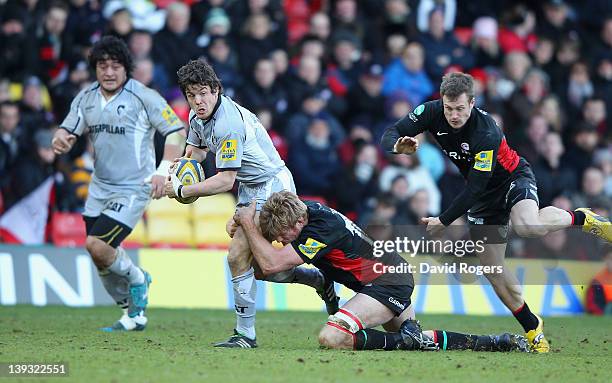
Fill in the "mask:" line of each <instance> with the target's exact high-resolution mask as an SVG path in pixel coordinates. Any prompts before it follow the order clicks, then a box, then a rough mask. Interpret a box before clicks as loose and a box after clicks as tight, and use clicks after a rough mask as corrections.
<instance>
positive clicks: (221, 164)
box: [215, 121, 246, 170]
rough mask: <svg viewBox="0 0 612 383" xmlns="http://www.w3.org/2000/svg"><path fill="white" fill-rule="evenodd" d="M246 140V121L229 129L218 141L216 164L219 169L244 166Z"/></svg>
mask: <svg viewBox="0 0 612 383" xmlns="http://www.w3.org/2000/svg"><path fill="white" fill-rule="evenodd" d="M245 141H246V131H245V128H244V122H242V121H240V123H239V124H237V125H236V126H232V127H231V128H230V129H227V131H226V134H225V135H223V136H222V138H221V139H220V140H219V141H218V142H219V143H218V144H217V150H216V158H215V165H216V166H217V169H220V170H222V169H238V168H240V167H241V166H242V154H243V152H244V144H245Z"/></svg>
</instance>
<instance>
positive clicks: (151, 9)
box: [0, 0, 612, 251]
mask: <svg viewBox="0 0 612 383" xmlns="http://www.w3.org/2000/svg"><path fill="white" fill-rule="evenodd" d="M107 34H111V35H115V36H118V37H119V38H121V39H124V40H125V42H126V43H127V45H128V47H129V48H130V50H131V52H132V54H133V56H134V58H135V63H136V65H135V70H134V72H133V73H132V77H133V78H135V79H136V80H138V81H141V82H142V83H144V84H145V85H147V86H150V87H152V88H154V89H156V90H158V91H159V92H160V93H161V94H162V95H163V96H164V97H165V98H166V99H167V100H168V102H169V103H170V105H171V106H172V107H173V108H174V109H175V111H176V112H177V114H178V115H179V116H180V117H181V118H182V119H183V120H186V119H187V116H188V111H189V109H188V105H187V104H186V102H185V100H184V98H183V96H182V94H181V93H180V91H179V90H178V88H177V83H176V71H177V69H178V68H179V67H180V66H181V65H183V64H185V63H186V62H187V61H188V60H190V59H194V58H198V57H199V58H204V59H206V60H208V61H209V62H210V63H212V65H213V67H214V68H215V70H216V72H217V74H218V75H219V77H220V78H221V81H222V84H223V87H224V90H223V92H224V93H225V94H226V95H228V96H230V97H232V98H234V99H235V100H237V101H238V102H239V103H241V104H242V105H244V106H245V107H247V108H249V109H251V110H252V111H254V112H255V113H256V114H257V115H258V116H259V118H260V120H261V122H262V123H263V125H264V126H265V128H266V129H267V130H268V132H269V133H270V136H271V137H272V139H273V142H274V144H275V146H276V147H277V149H278V151H279V152H280V154H281V156H282V157H283V159H284V160H285V161H286V163H287V164H288V166H289V168H290V169H291V171H292V172H293V175H294V178H295V181H296V186H297V190H298V192H299V194H301V195H303V196H310V197H316V198H320V199H323V200H325V201H327V202H328V203H329V204H330V205H332V206H335V207H336V208H337V209H338V210H340V211H341V212H343V213H345V214H346V215H347V216H349V217H350V218H353V219H355V220H357V222H358V223H359V224H361V225H368V224H373V223H374V224H377V225H385V224H393V225H409V224H418V222H419V218H420V217H422V216H436V215H438V214H439V213H440V212H441V211H443V210H444V209H445V208H446V207H447V206H449V204H450V202H451V201H452V200H453V198H454V197H455V196H456V195H458V194H459V191H460V190H462V188H463V185H464V180H463V178H462V176H461V175H460V174H459V172H458V170H457V169H456V168H455V167H454V166H453V165H452V164H451V163H450V161H448V160H447V159H446V158H445V156H444V155H443V153H442V152H441V151H440V150H439V149H438V147H437V145H436V144H435V142H434V140H433V139H432V138H431V137H428V136H427V135H424V134H423V135H420V136H419V137H418V138H419V140H420V143H421V144H420V147H419V150H418V152H417V155H416V156H410V157H409V156H393V157H389V156H385V155H384V154H383V153H382V151H381V150H380V145H379V140H380V137H381V135H382V132H383V131H384V129H385V128H386V127H387V126H389V125H390V124H392V123H393V122H395V121H396V120H398V119H400V118H402V117H403V116H405V115H406V114H407V113H408V112H410V111H411V110H413V109H414V108H415V107H416V106H418V105H419V104H420V103H423V102H425V101H428V100H431V99H435V98H437V97H438V87H439V84H440V81H441V78H442V76H443V75H444V74H445V73H448V72H450V71H464V72H467V73H470V74H471V75H472V76H473V77H474V79H475V82H476V106H477V107H478V108H481V109H483V110H486V111H488V112H489V113H490V114H491V115H492V116H494V118H495V119H496V120H497V121H498V124H499V126H500V127H502V129H503V130H504V133H505V135H506V137H507V140H508V142H509V144H510V145H511V146H512V147H513V148H515V149H516V150H517V151H518V152H519V154H520V155H522V156H524V157H525V158H527V159H528V160H529V161H530V162H531V164H532V167H533V170H534V172H535V175H536V178H537V180H538V192H539V196H540V203H541V206H545V205H550V204H552V205H554V206H558V207H562V208H566V209H572V208H575V207H582V206H588V207H591V208H593V209H594V210H595V211H596V212H598V213H599V214H601V215H604V216H609V215H610V212H611V211H612V130H611V129H610V127H609V126H610V116H611V113H612V111H611V108H612V100H611V97H612V6H611V5H610V2H609V1H606V0H590V1H588V2H581V1H578V0H546V1H541V2H516V1H507V0H497V1H488V0H360V1H357V0H284V1H281V0H248V1H247V0H244V1H242V0H201V1H194V0H191V1H183V2H178V1H169V0H154V1H146V0H132V1H122V0H108V1H100V0H70V1H60V0H51V1H47V0H0V138H1V139H0V187H1V197H2V198H1V199H2V201H3V204H2V206H3V209H4V210H6V209H7V208H9V207H10V206H11V205H13V204H14V203H16V201H18V200H19V199H21V198H23V197H24V196H25V195H27V194H28V193H29V192H31V191H32V190H33V189H35V188H36V186H37V185H38V184H40V183H41V182H42V181H43V180H45V179H46V178H47V177H49V176H54V177H55V180H56V187H57V192H56V198H55V206H53V207H52V208H53V209H55V210H62V211H80V209H82V207H83V203H84V200H85V197H86V195H87V182H88V179H89V177H90V175H91V171H92V164H93V153H92V148H91V146H90V145H88V143H87V141H86V140H80V142H79V144H78V145H77V146H76V147H75V148H74V149H73V151H72V152H71V153H70V154H69V155H67V156H65V158H56V156H55V155H54V154H53V152H52V151H51V150H50V149H49V146H50V137H51V134H52V131H53V129H56V128H57V124H58V123H60V122H61V121H62V119H63V118H64V116H65V115H66V113H67V111H68V109H69V107H70V102H71V100H72V99H73V97H74V96H75V95H76V94H77V93H78V92H79V90H80V89H82V88H83V87H84V86H86V85H87V84H89V83H90V82H91V81H93V76H92V73H91V70H90V68H89V67H88V65H87V61H86V57H87V52H88V50H89V49H90V48H91V46H92V44H93V43H94V42H96V41H97V40H98V39H100V37H101V36H103V35H107ZM162 141H163V140H162V139H160V138H159V137H158V139H157V144H158V146H160V147H161V146H162V145H163V142H162ZM206 165H207V166H206V169H207V172H212V171H214V164H212V163H211V162H210V161H207V164H206ZM376 235H382V236H384V235H385V234H384V233H376ZM557 235H558V236H562V235H564V234H557ZM565 235H568V234H565ZM558 243H560V240H556V241H551V246H553V247H554V246H556V245H557V244H558ZM551 251H552V250H551Z"/></svg>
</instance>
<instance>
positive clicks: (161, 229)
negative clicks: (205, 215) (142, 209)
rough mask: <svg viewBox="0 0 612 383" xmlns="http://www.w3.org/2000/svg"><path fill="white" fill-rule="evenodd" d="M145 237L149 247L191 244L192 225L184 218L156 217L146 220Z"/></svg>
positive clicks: (186, 245)
mask: <svg viewBox="0 0 612 383" xmlns="http://www.w3.org/2000/svg"><path fill="white" fill-rule="evenodd" d="M147 238H148V240H149V245H150V246H151V247H177V248H186V247H192V246H193V242H194V241H193V227H192V224H191V221H190V220H188V219H185V218H157V219H152V218H151V217H150V216H149V217H148V220H147Z"/></svg>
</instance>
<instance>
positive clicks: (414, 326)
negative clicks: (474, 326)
mask: <svg viewBox="0 0 612 383" xmlns="http://www.w3.org/2000/svg"><path fill="white" fill-rule="evenodd" d="M234 221H235V222H236V223H237V224H239V225H240V226H241V227H242V229H243V232H244V233H245V235H246V237H247V239H248V241H249V246H250V249H251V251H252V253H253V256H254V257H255V260H256V261H257V263H258V264H259V266H260V267H261V269H262V272H263V273H264V274H272V273H277V272H282V271H284V270H290V269H291V268H293V267H296V266H298V265H301V264H303V263H310V264H313V265H314V266H316V267H318V268H319V269H320V270H321V271H323V272H324V273H325V275H327V276H329V277H330V278H331V279H333V280H334V281H335V282H338V283H341V284H343V285H345V286H346V287H348V288H350V289H351V290H353V291H355V292H356V294H355V296H354V297H353V298H351V299H350V300H349V301H348V302H347V303H346V304H345V305H343V306H342V307H341V308H340V309H339V310H338V312H337V313H335V314H333V315H330V317H329V319H328V322H327V323H326V325H325V326H324V327H323V329H322V330H321V332H320V333H319V343H320V345H321V346H323V347H327V348H334V349H354V350H380V349H382V350H423V351H435V350H439V349H443V350H467V349H469V350H474V351H514V350H518V351H527V340H526V339H525V338H524V337H522V336H520V335H513V334H508V333H506V334H501V335H470V334H461V333H455V332H450V331H443V330H430V331H422V330H421V328H420V325H419V323H418V322H417V321H415V320H414V309H413V308H412V305H411V302H410V296H411V295H412V290H413V288H414V280H413V278H412V274H410V272H409V271H408V264H407V263H406V261H405V260H404V259H403V258H402V257H401V256H400V255H399V254H398V253H396V252H389V253H385V254H384V255H382V257H376V256H374V252H373V246H372V244H373V242H372V240H371V239H370V238H369V237H368V236H367V235H365V234H364V233H363V231H362V230H361V229H360V228H359V227H358V226H357V225H355V224H354V223H353V222H352V221H351V220H349V219H348V218H346V217H345V216H344V215H342V214H340V213H338V212H337V211H335V210H333V209H331V208H329V207H327V206H324V205H322V204H320V203H318V202H311V201H305V202H303V201H301V200H300V199H299V198H298V196H297V195H295V194H294V193H291V192H289V191H282V192H278V193H274V194H272V195H271V196H270V197H269V198H268V200H267V201H266V203H265V204H264V205H263V207H262V210H261V214H260V216H259V224H260V228H261V233H260V231H259V230H258V229H257V226H256V224H255V201H253V202H252V203H251V205H250V206H248V207H245V208H240V209H238V211H237V213H236V215H234ZM273 240H276V241H278V242H281V243H282V244H284V245H285V246H284V247H283V248H281V249H277V248H274V247H273V246H272V244H271V242H272V241H273ZM379 325H382V326H383V327H384V328H385V329H386V330H387V331H389V332H384V331H379V330H375V329H374V327H376V326H379Z"/></svg>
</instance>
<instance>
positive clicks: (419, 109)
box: [413, 104, 425, 116]
mask: <svg viewBox="0 0 612 383" xmlns="http://www.w3.org/2000/svg"><path fill="white" fill-rule="evenodd" d="M424 110H425V105H423V104H421V105H419V106H417V107H416V108H414V112H413V113H414V115H415V116H419V115H420V114H421V113H423V111H424Z"/></svg>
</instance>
